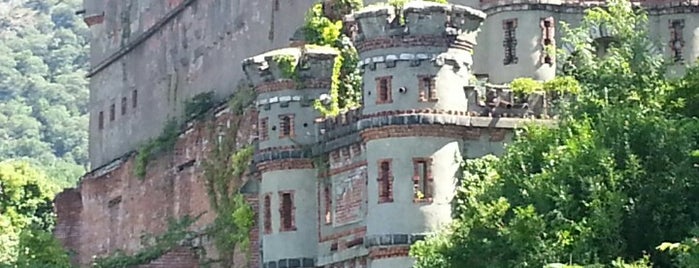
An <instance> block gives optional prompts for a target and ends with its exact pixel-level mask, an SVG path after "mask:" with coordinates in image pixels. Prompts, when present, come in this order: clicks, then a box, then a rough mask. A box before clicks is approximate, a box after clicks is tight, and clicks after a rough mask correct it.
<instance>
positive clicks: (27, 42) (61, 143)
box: [0, 0, 89, 186]
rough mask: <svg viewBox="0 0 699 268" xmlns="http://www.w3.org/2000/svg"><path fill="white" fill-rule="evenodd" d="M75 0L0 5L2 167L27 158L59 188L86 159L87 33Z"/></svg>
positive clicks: (74, 178)
mask: <svg viewBox="0 0 699 268" xmlns="http://www.w3.org/2000/svg"><path fill="white" fill-rule="evenodd" d="M81 5H82V1H80V0H63V1H60V0H1V1H0V160H3V159H17V158H23V159H26V160H28V161H30V162H32V163H33V164H35V165H36V166H38V167H40V168H42V169H44V170H45V171H46V173H47V174H48V175H49V177H50V178H51V179H52V180H55V181H57V182H59V183H60V184H61V185H62V186H68V185H72V184H74V183H75V182H76V181H77V179H78V177H79V176H80V175H82V173H84V171H85V168H84V167H85V166H86V165H87V163H88V159H87V122H88V117H87V101H88V90H87V80H86V78H85V70H86V69H87V65H88V62H87V42H88V38H89V31H88V29H87V27H86V26H85V23H84V22H82V21H81V20H80V17H79V16H76V15H75V11H77V10H80V9H81Z"/></svg>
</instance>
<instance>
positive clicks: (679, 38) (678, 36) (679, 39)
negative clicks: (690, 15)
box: [669, 20, 684, 62]
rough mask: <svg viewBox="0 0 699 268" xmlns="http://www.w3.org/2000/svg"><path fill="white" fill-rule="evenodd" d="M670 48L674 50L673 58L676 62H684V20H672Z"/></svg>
mask: <svg viewBox="0 0 699 268" xmlns="http://www.w3.org/2000/svg"><path fill="white" fill-rule="evenodd" d="M669 24H670V42H669V45H670V50H671V51H672V59H673V60H674V61H675V62H682V61H683V60H684V57H683V56H682V49H683V48H684V36H683V31H684V20H670V23H669Z"/></svg>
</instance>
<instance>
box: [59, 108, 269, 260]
mask: <svg viewBox="0 0 699 268" xmlns="http://www.w3.org/2000/svg"><path fill="white" fill-rule="evenodd" d="M256 117H257V115H256V112H250V113H248V114H247V115H246V117H245V118H244V119H243V121H242V122H243V123H242V124H241V126H240V127H241V129H242V130H243V131H241V132H239V141H243V142H247V141H248V139H249V138H254V136H255V135H254V134H253V133H254V132H255V131H256V127H255V123H256V120H255V119H256ZM216 122H217V124H219V125H221V126H224V127H225V126H229V127H230V126H231V124H232V123H234V122H236V121H235V120H234V118H233V117H232V116H231V115H230V114H229V113H228V112H227V111H226V110H222V111H219V112H218V116H217V120H216ZM208 130H209V127H208V125H207V122H199V123H196V124H190V125H189V126H188V127H187V129H185V130H184V131H183V133H182V134H180V136H179V138H178V141H177V144H176V146H175V148H174V150H173V151H171V152H169V153H166V154H163V155H160V156H158V157H157V159H155V160H153V161H151V162H150V164H149V165H148V169H147V173H146V176H145V178H143V179H141V178H138V177H137V176H135V175H134V174H135V172H134V169H133V167H134V164H135V158H136V155H135V154H128V155H125V156H123V157H121V158H119V159H117V160H115V161H113V162H111V163H109V164H107V165H106V166H104V167H103V168H101V169H97V170H95V171H92V172H91V173H88V174H86V175H85V176H84V177H83V178H82V180H81V182H80V184H79V186H78V187H77V188H75V189H68V190H66V191H64V192H63V193H61V194H59V195H58V196H57V197H56V200H55V204H56V210H57V216H58V220H57V226H56V231H55V233H56V234H55V235H56V237H58V238H59V240H61V241H62V243H63V245H64V246H65V247H66V248H67V249H68V250H71V251H74V252H75V253H76V255H75V259H74V261H75V262H76V263H77V264H79V265H80V266H82V267H86V266H89V263H90V262H91V261H92V259H93V256H106V255H110V254H112V253H114V252H115V251H116V250H123V251H124V252H125V253H127V254H131V253H134V252H137V251H138V250H139V249H141V248H142V247H143V246H142V244H141V235H142V234H161V233H163V232H164V231H166V229H167V225H168V219H170V218H175V219H177V218H181V217H184V216H187V215H189V216H197V215H200V214H201V215H202V216H201V218H200V219H199V220H198V221H197V222H196V223H195V224H194V225H193V227H192V228H193V230H194V231H199V230H202V229H203V228H204V227H205V226H207V224H209V223H211V222H212V221H213V220H214V219H215V218H216V214H215V212H214V211H212V210H211V208H210V206H209V196H208V194H207V190H206V189H205V185H204V181H203V177H202V174H203V170H202V162H203V160H204V159H205V158H206V157H207V152H208V146H209V145H210V144H212V143H211V141H210V140H209V139H210V138H209V137H210V135H209V133H208ZM246 199H247V200H248V202H249V203H250V204H251V205H252V206H253V209H254V210H255V211H256V212H257V207H258V205H257V193H254V192H253V193H250V195H249V196H247V198H246ZM255 228H256V227H255ZM257 240H258V238H257V231H256V230H253V232H251V243H252V246H253V247H254V246H257ZM208 241H210V239H207V238H203V239H202V240H201V241H198V243H201V244H202V245H203V246H204V248H205V249H206V250H207V252H209V253H212V254H217V253H215V249H214V248H213V247H212V245H211V243H208ZM253 253H254V251H253ZM237 255H238V256H236V257H235V258H236V259H237V260H238V261H237V262H236V263H238V265H237V266H236V267H248V263H247V261H244V258H243V256H244V255H243V254H242V253H238V254H237ZM251 256H252V258H251V259H250V261H251V263H255V262H258V260H257V259H255V258H259V256H258V255H254V254H253V255H251ZM241 258H243V259H241ZM198 261H199V260H198V259H197V258H196V255H195V254H194V252H193V251H185V250H178V251H176V252H173V253H170V254H167V255H165V256H163V257H162V258H161V259H159V260H158V261H155V262H153V263H152V264H151V265H149V266H145V267H194V266H189V264H191V263H198ZM173 263H179V264H178V265H180V266H169V265H171V264H173ZM182 265H184V266H182Z"/></svg>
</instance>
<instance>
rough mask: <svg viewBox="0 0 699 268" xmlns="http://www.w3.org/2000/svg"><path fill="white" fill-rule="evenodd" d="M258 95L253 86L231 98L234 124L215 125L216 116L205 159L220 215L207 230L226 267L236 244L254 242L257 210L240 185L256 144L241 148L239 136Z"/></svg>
mask: <svg viewBox="0 0 699 268" xmlns="http://www.w3.org/2000/svg"><path fill="white" fill-rule="evenodd" d="M254 99H255V94H254V91H253V90H252V89H249V88H248V89H241V88H239V89H238V91H237V93H236V94H235V95H234V96H233V97H232V98H231V101H230V102H229V109H230V111H231V113H232V114H233V117H234V119H233V120H234V121H235V122H233V123H232V124H231V127H230V128H227V129H224V127H223V126H217V125H214V124H215V121H214V120H211V121H210V122H211V124H210V125H209V130H210V131H209V133H211V137H210V140H211V141H213V142H214V145H213V146H212V148H211V151H210V152H209V155H208V157H207V158H206V161H205V162H204V163H203V169H204V180H205V187H206V191H207V195H208V196H209V202H210V204H211V208H212V209H213V210H214V211H215V212H216V219H214V222H213V223H212V224H211V225H210V226H209V227H208V229H207V231H206V232H207V233H208V234H209V235H210V236H211V237H212V238H213V240H214V241H213V242H214V245H215V247H216V249H217V251H218V254H219V259H220V260H219V261H220V262H221V263H222V264H223V266H224V267H230V266H232V265H233V253H234V251H235V249H236V248H241V249H247V248H248V247H249V244H250V240H249V236H248V235H249V233H250V230H251V228H252V224H253V221H254V212H253V210H252V207H250V205H249V204H247V202H246V201H245V199H244V196H243V195H242V194H241V193H240V192H239V189H240V188H241V187H242V186H243V184H244V183H245V180H244V179H245V172H246V171H247V170H248V167H249V165H250V162H251V161H252V156H253V153H254V147H253V146H252V145H245V146H243V147H241V148H239V146H238V140H237V137H238V134H239V133H238V130H239V127H240V126H241V124H242V123H243V121H242V120H243V118H244V115H245V110H246V108H247V107H249V105H250V104H251V103H252V102H253V100H254ZM236 148H238V149H237V150H236Z"/></svg>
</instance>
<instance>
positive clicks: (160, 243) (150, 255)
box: [93, 216, 200, 268]
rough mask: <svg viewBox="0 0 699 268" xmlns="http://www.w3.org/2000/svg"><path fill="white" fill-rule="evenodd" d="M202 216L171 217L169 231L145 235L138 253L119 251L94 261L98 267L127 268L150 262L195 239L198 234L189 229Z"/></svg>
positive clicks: (94, 264)
mask: <svg viewBox="0 0 699 268" xmlns="http://www.w3.org/2000/svg"><path fill="white" fill-rule="evenodd" d="M199 217H200V216H197V217H191V216H184V217H182V218H180V219H169V220H168V228H167V231H166V232H165V233H163V234H161V235H158V236H152V235H144V236H143V237H142V240H143V244H146V246H145V247H144V248H143V249H141V250H139V251H138V252H137V253H136V254H133V255H127V254H125V253H124V252H123V251H117V252H116V253H115V254H112V255H111V256H108V257H102V258H97V259H95V261H94V262H93V267H96V268H125V267H135V266H138V265H142V264H148V263H150V262H151V261H154V260H156V259H158V258H160V257H161V256H163V255H164V254H165V253H167V252H169V251H170V250H172V249H174V248H175V247H177V246H179V245H180V243H182V242H183V241H186V240H191V239H194V238H195V237H196V236H197V234H196V233H195V232H192V231H190V230H189V228H190V227H191V226H192V224H194V223H195V222H196V221H197V220H198V219H199Z"/></svg>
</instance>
